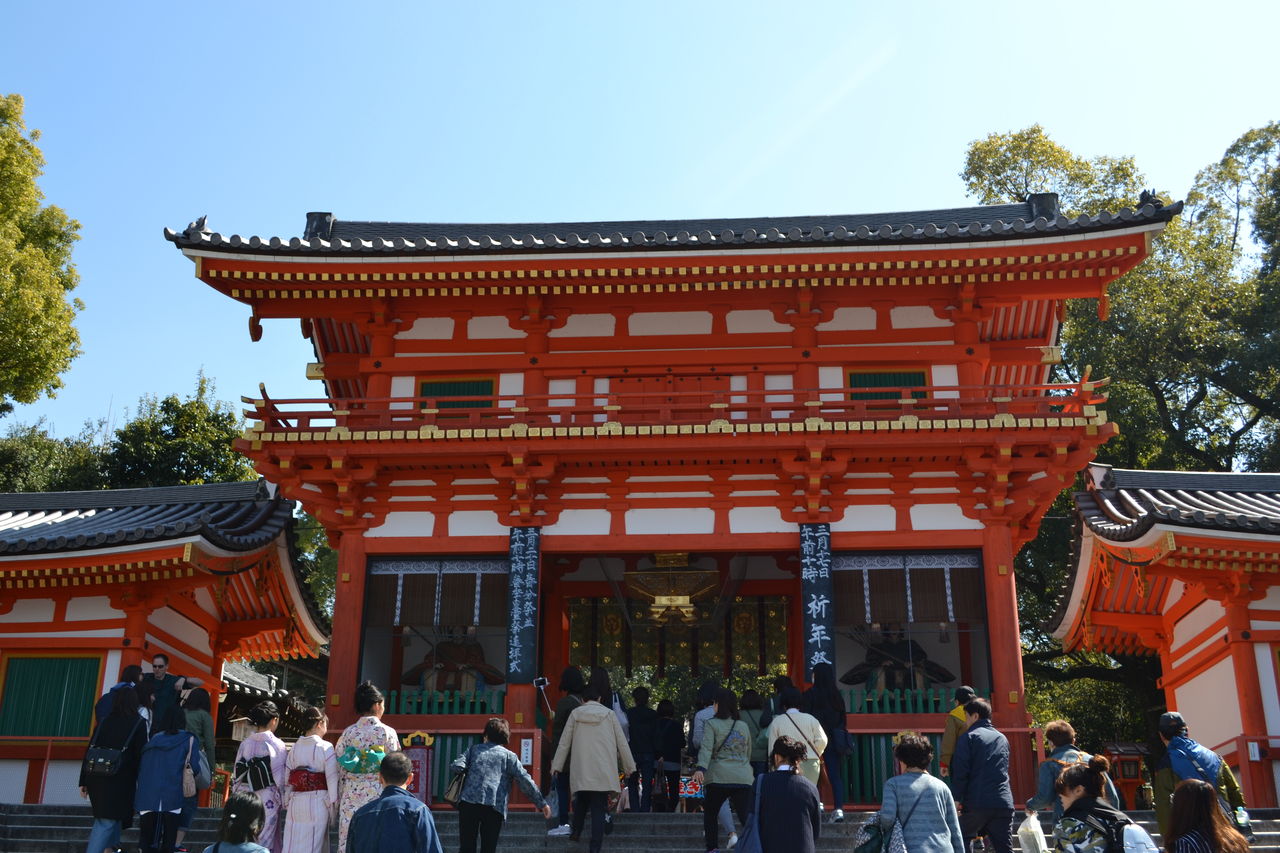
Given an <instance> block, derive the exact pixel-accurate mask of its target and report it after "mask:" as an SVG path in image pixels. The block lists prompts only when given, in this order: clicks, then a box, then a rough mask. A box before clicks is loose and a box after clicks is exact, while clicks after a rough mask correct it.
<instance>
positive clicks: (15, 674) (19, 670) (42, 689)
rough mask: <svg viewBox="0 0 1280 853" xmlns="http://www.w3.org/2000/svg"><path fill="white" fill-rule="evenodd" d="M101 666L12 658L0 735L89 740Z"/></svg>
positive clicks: (92, 661)
mask: <svg viewBox="0 0 1280 853" xmlns="http://www.w3.org/2000/svg"><path fill="white" fill-rule="evenodd" d="M100 663H101V659H100V658H26V657H22V658H20V657H13V658H9V665H8V667H6V669H5V678H4V694H3V699H2V700H0V735H8V736H39V737H81V736H84V735H87V734H89V731H90V728H91V726H92V723H93V704H94V702H95V700H97V698H98V669H99V664H100Z"/></svg>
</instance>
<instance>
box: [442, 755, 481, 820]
mask: <svg viewBox="0 0 1280 853" xmlns="http://www.w3.org/2000/svg"><path fill="white" fill-rule="evenodd" d="M474 749H475V747H472V748H471V749H468V750H467V766H466V767H464V768H462V769H461V770H460V771H458V772H457V773H455V774H453V778H452V779H450V780H449V784H448V786H446V787H445V789H444V794H443V795H442V796H441V799H443V800H444V801H445V802H446V803H449V804H450V805H453V806H456V805H457V804H458V801H459V800H461V799H462V786H463V785H465V784H467V771H468V770H470V769H471V753H472V750H474Z"/></svg>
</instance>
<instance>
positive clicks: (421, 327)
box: [396, 317, 453, 341]
mask: <svg viewBox="0 0 1280 853" xmlns="http://www.w3.org/2000/svg"><path fill="white" fill-rule="evenodd" d="M452 337H453V318H452V317H419V318H418V319H417V320H414V321H413V325H412V326H410V327H409V328H407V329H405V330H404V331H402V332H399V333H397V334H396V338H397V339H399V340H406V341H408V340H419V341H447V340H448V339H449V338H452Z"/></svg>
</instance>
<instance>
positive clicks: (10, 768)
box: [0, 758, 27, 803]
mask: <svg viewBox="0 0 1280 853" xmlns="http://www.w3.org/2000/svg"><path fill="white" fill-rule="evenodd" d="M26 793H27V761H26V759H16V758H5V759H0V803H20V802H22V798H23V796H24V795H25V794H26Z"/></svg>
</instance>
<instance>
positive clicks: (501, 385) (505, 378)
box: [498, 373, 524, 409]
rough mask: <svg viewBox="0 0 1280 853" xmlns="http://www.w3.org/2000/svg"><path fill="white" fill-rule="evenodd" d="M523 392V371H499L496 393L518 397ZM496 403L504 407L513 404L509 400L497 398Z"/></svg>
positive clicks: (502, 395)
mask: <svg viewBox="0 0 1280 853" xmlns="http://www.w3.org/2000/svg"><path fill="white" fill-rule="evenodd" d="M523 393H524V374H523V373H499V374H498V395H499V396H500V397H519V396H520V395H521V394H523ZM498 405H499V406H500V407H502V408H504V409H506V408H509V407H511V406H514V405H515V403H514V402H513V401H511V400H499V401H498Z"/></svg>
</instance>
